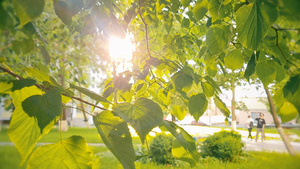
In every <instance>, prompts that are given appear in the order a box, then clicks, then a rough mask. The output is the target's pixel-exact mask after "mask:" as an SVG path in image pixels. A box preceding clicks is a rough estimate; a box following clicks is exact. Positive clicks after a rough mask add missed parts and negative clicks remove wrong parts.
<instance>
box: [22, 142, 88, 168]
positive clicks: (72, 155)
mask: <svg viewBox="0 0 300 169" xmlns="http://www.w3.org/2000/svg"><path fill="white" fill-rule="evenodd" d="M92 167H93V154H92V151H91V150H90V149H89V147H88V145H87V142H86V140H85V139H84V138H83V137H81V136H71V137H69V138H68V139H66V140H63V141H61V142H58V143H56V144H48V145H44V146H41V147H39V148H38V149H37V150H36V151H34V152H33V154H32V155H31V157H30V159H29V161H28V164H27V169H53V168H60V169H69V168H72V169H89V168H92Z"/></svg>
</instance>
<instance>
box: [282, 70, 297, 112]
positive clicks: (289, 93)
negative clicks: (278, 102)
mask: <svg viewBox="0 0 300 169" xmlns="http://www.w3.org/2000/svg"><path fill="white" fill-rule="evenodd" d="M283 95H284V98H285V99H286V100H287V101H289V102H290V103H292V104H293V105H294V106H295V108H296V109H297V110H298V113H299V115H300V99H299V98H300V75H296V76H292V77H291V78H290V79H289V81H288V82H287V83H286V84H285V86H284V87H283Z"/></svg>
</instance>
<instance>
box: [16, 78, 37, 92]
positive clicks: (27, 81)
mask: <svg viewBox="0 0 300 169" xmlns="http://www.w3.org/2000/svg"><path fill="white" fill-rule="evenodd" d="M12 82H13V87H12V89H11V91H12V92H14V91H15V90H20V89H22V88H24V87H29V86H33V85H35V84H36V81H35V80H33V79H21V80H14V81H12Z"/></svg>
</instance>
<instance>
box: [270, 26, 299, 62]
mask: <svg viewBox="0 0 300 169" xmlns="http://www.w3.org/2000/svg"><path fill="white" fill-rule="evenodd" d="M271 28H272V29H274V30H275V33H276V42H275V45H276V46H277V48H278V50H279V51H280V53H281V55H282V56H283V57H284V59H285V60H286V62H288V63H289V64H291V65H293V66H295V67H296V68H298V66H297V65H296V64H294V63H293V62H291V61H289V60H288V59H287V58H286V56H285V55H284V53H283V51H282V49H281V47H280V46H279V42H278V41H279V40H278V39H279V35H278V30H287V29H277V28H275V27H274V26H271Z"/></svg>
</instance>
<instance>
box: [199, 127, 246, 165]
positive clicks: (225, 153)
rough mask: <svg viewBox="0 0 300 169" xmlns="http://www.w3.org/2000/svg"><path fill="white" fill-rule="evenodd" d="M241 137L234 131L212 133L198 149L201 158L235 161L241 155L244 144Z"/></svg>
mask: <svg viewBox="0 0 300 169" xmlns="http://www.w3.org/2000/svg"><path fill="white" fill-rule="evenodd" d="M241 138H242V136H241V135H240V134H239V133H237V132H234V131H225V130H222V131H220V132H217V133H214V134H213V135H211V136H209V137H207V139H206V140H205V141H204V142H203V145H202V146H201V147H200V150H201V152H200V155H201V156H202V157H207V156H209V157H215V158H218V159H220V160H222V161H230V162H233V161H237V159H239V158H240V156H241V155H242V151H243V147H244V143H243V142H242V140H241Z"/></svg>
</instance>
